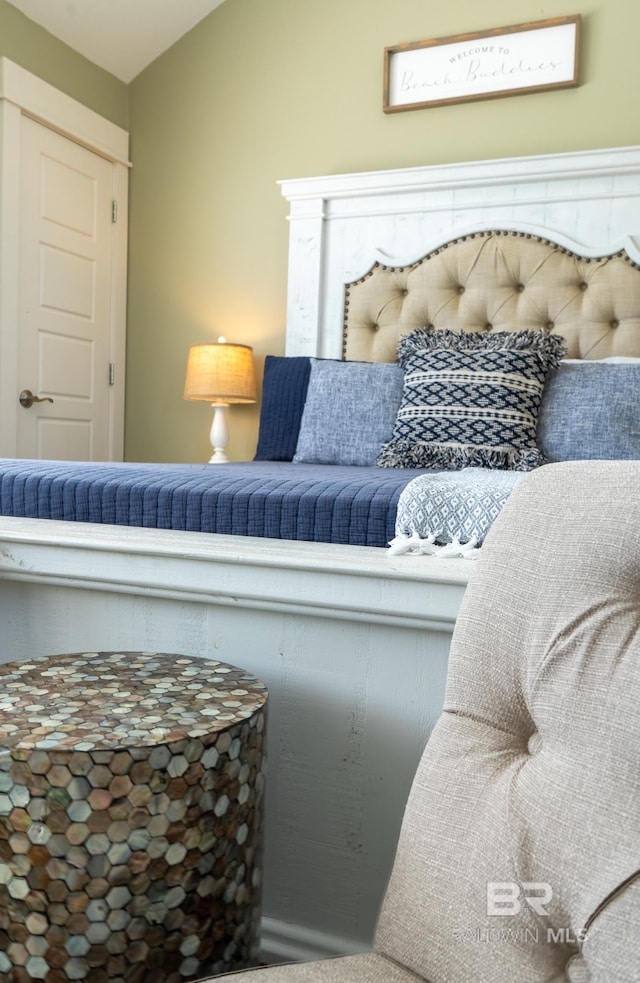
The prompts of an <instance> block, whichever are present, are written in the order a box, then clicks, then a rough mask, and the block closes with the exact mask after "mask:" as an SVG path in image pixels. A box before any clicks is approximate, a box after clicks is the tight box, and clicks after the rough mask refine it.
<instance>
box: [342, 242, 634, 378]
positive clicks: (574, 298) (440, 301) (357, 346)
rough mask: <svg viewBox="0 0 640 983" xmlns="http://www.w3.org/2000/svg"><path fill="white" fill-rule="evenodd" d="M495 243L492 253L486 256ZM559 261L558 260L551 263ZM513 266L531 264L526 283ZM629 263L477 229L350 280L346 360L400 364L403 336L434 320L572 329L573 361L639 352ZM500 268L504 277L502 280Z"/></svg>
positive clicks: (478, 327)
mask: <svg viewBox="0 0 640 983" xmlns="http://www.w3.org/2000/svg"><path fill="white" fill-rule="evenodd" d="M503 240H507V241H506V242H503ZM489 241H492V248H491V256H487V257H484V256H483V252H484V251H485V249H486V247H487V243H488V242H489ZM539 247H543V248H542V250H541V249H540V248H539ZM551 257H553V259H552V260H551V262H552V264H553V265H549V261H550V258H551ZM560 257H564V258H566V259H568V260H569V262H568V263H567V262H565V261H564V260H562V259H560ZM556 258H557V259H556ZM434 261H436V262H434ZM616 261H617V262H616ZM620 261H622V262H620ZM428 263H431V264H433V265H432V266H431V267H430V271H429V274H428V275H426V274H425V275H424V276H422V277H418V276H417V275H416V274H417V273H418V272H419V271H420V270H421V269H422V270H426V264H428ZM583 265H588V266H589V267H590V268H591V270H592V271H595V272H592V273H590V281H589V282H588V281H587V280H586V279H585V277H584V275H583V273H582V271H581V266H583ZM510 266H511V267H514V268H519V267H523V268H524V270H523V272H524V271H526V274H527V277H526V281H525V279H524V278H523V277H520V278H518V277H517V276H513V277H511V278H510V277H509V275H508V270H509V268H510ZM454 268H456V269H455V270H454ZM461 268H464V270H465V274H464V277H465V278H464V282H462V279H461V277H460V276H456V275H455V272H460V269H461ZM624 269H627V270H629V271H630V269H633V270H634V271H636V270H640V266H639V265H638V264H637V263H635V262H633V261H632V260H631V259H630V258H629V256H628V255H627V253H626V252H625V251H624V250H620V251H617V252H615V253H612V254H610V255H605V256H600V257H585V256H580V255H578V254H576V253H574V252H572V251H571V250H570V249H567V248H566V247H564V246H561V245H559V244H558V243H555V242H553V241H552V240H551V239H548V238H545V237H542V236H538V235H534V234H533V233H529V232H518V231H512V230H501V229H488V230H485V231H480V232H472V233H469V234H467V235H463V236H460V237H458V238H456V239H452V240H450V241H448V242H445V243H443V244H442V245H440V246H438V247H437V248H436V249H433V250H431V251H430V252H429V253H428V254H427V255H425V256H422V257H421V258H420V259H418V260H416V261H415V262H413V263H411V264H409V265H405V266H391V265H387V264H383V263H380V262H376V263H374V265H373V267H372V268H371V269H370V270H369V271H368V272H367V273H365V274H364V276H362V277H360V278H359V279H357V280H354V281H352V282H351V283H349V284H347V286H346V288H345V300H344V331H343V348H342V356H343V358H349V359H362V360H366V361H393V360H394V358H395V348H396V345H397V342H398V340H399V338H400V337H401V336H402V335H403V334H407V333H409V332H410V331H411V330H414V329H415V328H419V327H425V326H427V327H430V326H433V327H450V328H452V329H453V330H460V331H504V330H510V331H516V330H521V329H529V330H530V329H536V330H543V331H547V332H552V333H558V334H564V335H565V337H566V338H567V343H568V347H569V352H568V354H569V357H572V358H602V357H606V355H612V354H625V355H629V354H635V355H640V277H638V278H637V282H636V277H635V274H633V275H631V276H629V275H628V274H624V273H623V272H622V271H623V270H624ZM496 270H497V272H498V273H499V274H500V273H502V274H503V275H502V277H501V278H500V276H499V277H498V281H497V282H496V279H495V276H494V273H495V271H496ZM601 271H602V273H603V274H604V271H606V276H602V277H598V273H600V272H601ZM390 277H391V278H392V280H393V282H391V281H390V279H389V278H390ZM596 277H597V283H594V287H596V288H597V290H598V295H597V298H596V300H594V301H593V302H592V301H591V300H590V298H589V297H588V296H586V295H587V294H588V293H589V291H588V287H589V285H590V283H593V281H594V280H595V279H596ZM398 278H400V279H399V280H398ZM576 288H578V291H579V292H578V293H576ZM532 291H535V294H533V296H532ZM464 295H467V296H466V297H465V300H464V302H463V301H462V297H463V296H464ZM409 297H410V298H411V306H412V309H413V311H414V314H413V315H411V316H410V315H409V313H408V312H407V298H409ZM463 305H464V308H465V310H464V311H463V312H462V313H461V307H462V306H463ZM432 308H433V310H431V309H432ZM427 312H430V313H432V314H433V317H429V316H428V314H427ZM554 315H555V316H554ZM412 317H413V320H412ZM621 326H624V328H625V331H624V332H623V337H622V338H620V340H619V341H615V342H614V338H613V335H614V334H615V333H616V329H618V328H620V327H621ZM354 339H355V340H354ZM621 348H622V349H623V350H620V349H621Z"/></svg>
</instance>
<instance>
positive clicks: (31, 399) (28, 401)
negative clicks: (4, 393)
mask: <svg viewBox="0 0 640 983" xmlns="http://www.w3.org/2000/svg"><path fill="white" fill-rule="evenodd" d="M18 399H19V400H20V406H24V408H25V410H28V409H29V407H30V406H33V404H34V403H53V400H52V399H51V396H34V395H33V393H32V392H31V390H30V389H23V390H22V392H21V393H20V395H19V396H18Z"/></svg>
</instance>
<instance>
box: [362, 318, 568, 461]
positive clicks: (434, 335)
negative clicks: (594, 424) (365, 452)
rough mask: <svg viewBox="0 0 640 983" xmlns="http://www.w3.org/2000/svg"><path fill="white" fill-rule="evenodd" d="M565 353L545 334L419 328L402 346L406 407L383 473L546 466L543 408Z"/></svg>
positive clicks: (383, 455)
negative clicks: (539, 432)
mask: <svg viewBox="0 0 640 983" xmlns="http://www.w3.org/2000/svg"><path fill="white" fill-rule="evenodd" d="M565 350H566V345H565V341H564V338H562V337H561V336H559V335H547V334H545V333H544V332H542V331H519V332H509V331H497V332H495V333H493V334H473V333H467V332H462V333H458V332H454V331H448V330H443V331H436V330H432V329H428V328H421V329H419V330H418V331H414V332H413V333H412V334H410V335H407V336H406V337H405V338H402V339H401V341H400V344H399V345H398V361H399V363H400V365H401V366H402V367H403V368H404V370H405V377H404V388H403V394H402V402H401V404H400V408H399V410H398V415H397V417H396V421H395V425H394V429H393V435H392V437H391V440H389V441H388V442H387V443H386V444H383V446H382V448H381V451H380V455H379V457H378V465H379V466H380V467H383V468H441V469H443V470H449V471H451V470H459V469H460V468H466V467H484V468H502V469H506V470H512V471H531V470H532V469H533V468H535V467H538V465H540V464H544V461H545V459H544V457H543V455H542V454H541V453H540V450H539V449H538V446H537V443H536V427H537V422H538V411H539V408H540V400H541V397H542V390H543V388H544V383H545V379H546V377H547V373H548V372H549V371H550V369H552V368H556V367H557V365H558V362H559V361H560V359H561V358H562V356H563V354H564V353H565Z"/></svg>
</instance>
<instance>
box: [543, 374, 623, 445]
mask: <svg viewBox="0 0 640 983" xmlns="http://www.w3.org/2000/svg"><path fill="white" fill-rule="evenodd" d="M538 446H539V448H540V450H541V452H542V453H543V454H544V456H545V457H546V458H547V460H549V461H582V460H587V461H593V460H637V459H640V363H639V362H613V361H606V360H605V361H601V362H573V361H572V362H561V363H560V365H559V366H558V368H557V370H556V371H554V372H552V373H551V374H550V375H549V376H548V378H547V382H546V385H545V388H544V391H543V393H542V402H541V406H540V415H539V418H538Z"/></svg>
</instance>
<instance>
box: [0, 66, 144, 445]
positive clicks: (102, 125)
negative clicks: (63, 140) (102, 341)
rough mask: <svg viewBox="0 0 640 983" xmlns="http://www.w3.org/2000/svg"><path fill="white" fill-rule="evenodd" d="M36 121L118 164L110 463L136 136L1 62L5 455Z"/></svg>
mask: <svg viewBox="0 0 640 983" xmlns="http://www.w3.org/2000/svg"><path fill="white" fill-rule="evenodd" d="M23 114H24V115H27V116H31V117H32V118H33V119H36V120H37V121H38V122H39V123H42V124H44V125H45V126H48V127H49V128H50V129H53V130H56V131H57V132H58V133H61V134H62V135H63V136H65V137H68V138H69V139H71V140H74V141H75V142H76V143H79V144H81V145H82V146H84V147H86V148H87V149H88V150H91V151H93V152H94V153H96V154H100V156H102V157H105V158H106V159H107V160H109V161H111V162H112V165H113V167H112V174H113V189H112V194H113V197H114V199H115V200H116V201H117V202H118V221H117V223H115V224H114V226H113V253H112V256H113V279H112V285H111V290H112V303H111V351H112V353H113V358H112V361H113V362H114V369H115V384H114V386H113V387H112V389H111V393H110V396H111V406H110V432H109V459H110V460H113V461H117V460H122V457H123V450H124V381H125V379H124V374H125V360H124V356H125V326H126V276H127V224H128V169H129V167H130V162H129V160H128V153H129V134H128V133H127V131H126V130H123V129H121V127H119V126H116V125H115V124H114V123H111V122H110V121H109V120H107V119H104V118H103V117H102V116H100V115H98V113H95V112H94V111H93V110H91V109H88V108H87V107H86V106H83V105H82V103H79V102H77V101H76V100H75V99H72V98H70V97H69V96H67V95H65V93H63V92H60V91H59V90H58V89H56V88H54V87H53V86H52V85H49V83H48V82H44V81H43V80H42V79H40V78H38V77H37V76H35V75H32V74H31V73H30V72H27V71H26V70H25V69H23V68H21V67H20V66H19V65H16V64H15V63H14V62H12V61H10V60H9V59H8V58H4V57H2V58H0V420H2V426H1V427H0V456H1V457H15V456H16V450H17V446H16V429H17V428H16V422H17V412H18V402H17V393H16V379H17V371H18V323H19V310H18V283H19V277H18V252H19V251H18V248H17V247H18V241H19V234H20V224H19V222H20V213H19V187H20V172H21V160H20V156H21V139H20V119H21V116H22V115H23Z"/></svg>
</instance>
